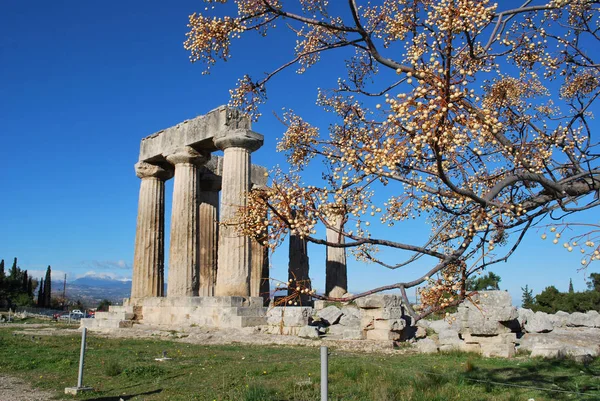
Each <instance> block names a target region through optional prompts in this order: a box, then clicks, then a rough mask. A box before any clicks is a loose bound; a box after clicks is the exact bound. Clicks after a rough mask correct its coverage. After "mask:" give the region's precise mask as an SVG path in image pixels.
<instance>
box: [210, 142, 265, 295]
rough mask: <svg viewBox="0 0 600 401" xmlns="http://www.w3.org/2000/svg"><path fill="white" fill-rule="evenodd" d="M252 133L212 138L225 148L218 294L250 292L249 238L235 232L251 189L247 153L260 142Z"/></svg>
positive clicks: (220, 146) (216, 143)
mask: <svg viewBox="0 0 600 401" xmlns="http://www.w3.org/2000/svg"><path fill="white" fill-rule="evenodd" d="M255 135H256V134H254V136H248V134H247V133H245V132H240V133H228V134H227V135H226V136H222V137H220V138H217V139H216V140H215V145H216V146H217V147H218V148H220V149H223V150H224V155H223V175H222V186H221V210H220V212H221V219H220V221H221V226H220V229H219V247H218V248H219V249H218V262H217V265H218V267H217V286H216V289H215V295H217V296H232V295H237V296H249V295H250V239H249V238H248V237H247V236H244V235H241V234H240V233H239V232H238V228H237V225H236V223H235V216H236V214H237V212H238V210H239V209H240V208H242V207H245V206H246V193H247V192H248V191H249V190H250V163H251V160H250V154H251V152H252V151H253V150H256V149H258V147H260V146H261V145H262V137H260V138H258V137H256V136H255Z"/></svg>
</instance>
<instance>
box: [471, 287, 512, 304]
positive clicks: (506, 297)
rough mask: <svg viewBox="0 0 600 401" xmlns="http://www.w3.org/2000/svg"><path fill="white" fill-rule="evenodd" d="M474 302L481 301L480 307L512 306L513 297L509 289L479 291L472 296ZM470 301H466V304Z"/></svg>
mask: <svg viewBox="0 0 600 401" xmlns="http://www.w3.org/2000/svg"><path fill="white" fill-rule="evenodd" d="M472 299H473V301H474V302H477V301H479V303H478V305H479V307H483V306H488V307H506V306H512V298H511V296H510V294H509V293H508V292H507V291H479V292H478V293H477V294H476V295H474V296H473V297H472ZM466 304H468V303H465V305H466Z"/></svg>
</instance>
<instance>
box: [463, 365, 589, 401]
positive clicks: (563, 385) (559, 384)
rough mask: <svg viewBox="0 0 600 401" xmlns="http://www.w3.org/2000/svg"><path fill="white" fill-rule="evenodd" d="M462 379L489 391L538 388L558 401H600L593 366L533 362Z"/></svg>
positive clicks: (467, 374)
mask: <svg viewBox="0 0 600 401" xmlns="http://www.w3.org/2000/svg"><path fill="white" fill-rule="evenodd" d="M460 376H461V377H462V378H463V379H464V380H465V383H470V384H478V385H482V386H485V387H486V388H492V387H505V388H509V387H513V388H518V387H520V388H523V387H528V388H532V389H533V388H535V389H536V390H537V391H540V392H543V393H545V394H546V395H547V396H548V397H551V398H552V399H555V400H572V399H573V396H574V395H576V396H579V397H581V396H584V397H586V399H588V397H590V398H589V399H600V386H599V385H598V376H600V365H599V364H598V363H595V364H593V365H591V366H590V365H587V364H580V363H577V362H574V361H570V360H540V359H534V360H532V361H530V362H523V363H522V365H519V366H511V367H502V368H484V367H475V368H473V369H472V370H471V371H469V372H465V373H462V374H460ZM503 384H505V386H503ZM574 393H577V394H574Z"/></svg>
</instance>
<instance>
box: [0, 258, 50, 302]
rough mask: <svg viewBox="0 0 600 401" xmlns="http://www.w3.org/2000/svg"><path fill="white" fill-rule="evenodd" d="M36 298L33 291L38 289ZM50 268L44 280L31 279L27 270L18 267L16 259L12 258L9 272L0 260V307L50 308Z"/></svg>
mask: <svg viewBox="0 0 600 401" xmlns="http://www.w3.org/2000/svg"><path fill="white" fill-rule="evenodd" d="M38 284H39V290H38V297H37V300H36V298H35V294H34V291H35V289H36V288H37V287H38ZM51 285H52V278H51V268H50V266H48V269H47V270H46V277H45V280H44V279H41V280H40V282H39V283H38V280H36V279H34V278H33V277H31V276H30V275H29V274H28V272H27V270H23V269H21V268H20V267H19V266H18V263H17V258H14V260H13V264H12V266H11V268H10V270H9V271H8V272H7V271H6V269H5V264H4V259H2V260H0V307H2V308H10V307H15V306H36V305H37V306H39V307H48V306H50V294H51V292H52V288H51Z"/></svg>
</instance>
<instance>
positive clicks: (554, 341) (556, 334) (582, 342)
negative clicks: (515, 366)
mask: <svg viewBox="0 0 600 401" xmlns="http://www.w3.org/2000/svg"><path fill="white" fill-rule="evenodd" d="M599 338H600V329H597V328H588V327H555V328H554V330H552V332H550V333H527V334H525V335H524V336H523V337H522V338H521V339H520V340H519V342H520V348H521V349H524V350H526V351H533V350H534V349H535V348H545V349H562V350H563V351H564V353H566V355H567V356H568V357H576V356H582V355H591V356H593V357H596V356H600V342H599V341H598V339H599ZM544 352H545V351H544ZM548 352H549V351H548ZM561 352H562V351H561Z"/></svg>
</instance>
